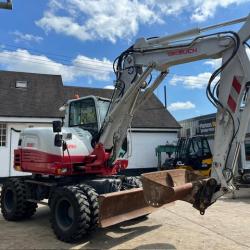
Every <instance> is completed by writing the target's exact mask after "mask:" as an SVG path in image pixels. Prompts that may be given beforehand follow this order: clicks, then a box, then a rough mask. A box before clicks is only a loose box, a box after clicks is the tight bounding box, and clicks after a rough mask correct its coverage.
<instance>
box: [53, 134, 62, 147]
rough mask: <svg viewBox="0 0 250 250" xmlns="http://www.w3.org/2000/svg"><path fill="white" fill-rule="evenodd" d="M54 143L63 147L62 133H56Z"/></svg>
mask: <svg viewBox="0 0 250 250" xmlns="http://www.w3.org/2000/svg"><path fill="white" fill-rule="evenodd" d="M54 145H55V146H56V147H61V146H62V135H60V134H56V135H55V140H54Z"/></svg>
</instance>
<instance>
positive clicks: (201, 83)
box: [169, 72, 212, 89]
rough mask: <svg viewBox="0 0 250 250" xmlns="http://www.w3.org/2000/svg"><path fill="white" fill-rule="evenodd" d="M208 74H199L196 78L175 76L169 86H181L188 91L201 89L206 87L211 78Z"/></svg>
mask: <svg viewBox="0 0 250 250" xmlns="http://www.w3.org/2000/svg"><path fill="white" fill-rule="evenodd" d="M211 75H212V74H211V73H210V72H204V73H200V74H198V75H197V76H178V75H175V76H174V77H173V78H172V79H171V80H170V82H169V83H170V85H174V86H175V85H177V84H181V85H183V86H184V87H185V88H188V89H202V88H204V87H206V86H207V83H208V80H209V78H210V77H211Z"/></svg>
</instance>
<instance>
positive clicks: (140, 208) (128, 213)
mask: <svg viewBox="0 0 250 250" xmlns="http://www.w3.org/2000/svg"><path fill="white" fill-rule="evenodd" d="M99 209H100V211H99V224H100V227H108V226H111V225H115V224H118V223H120V222H123V221H127V220H131V219H135V218H138V217H141V216H143V215H147V214H150V213H151V212H152V211H153V210H155V208H153V207H151V206H149V205H148V204H147V202H146V201H145V198H144V194H143V190H142V188H133V189H130V190H125V191H119V192H114V193H109V194H103V195H100V196H99Z"/></svg>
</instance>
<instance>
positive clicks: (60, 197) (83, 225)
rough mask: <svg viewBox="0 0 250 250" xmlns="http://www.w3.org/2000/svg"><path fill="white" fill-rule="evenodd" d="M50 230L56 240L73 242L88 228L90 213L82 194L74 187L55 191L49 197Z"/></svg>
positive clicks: (85, 198) (84, 196) (87, 203)
mask: <svg viewBox="0 0 250 250" xmlns="http://www.w3.org/2000/svg"><path fill="white" fill-rule="evenodd" d="M50 205H51V217H50V222H51V226H52V229H53V230H54V233H55V235H56V236H57V238H58V239H60V240H62V241H66V242H75V241H78V240H80V239H81V238H83V236H84V235H85V234H86V233H87V232H88V230H89V228H90V218H91V213H90V209H89V202H88V199H87V197H86V195H85V194H84V192H83V191H82V190H81V189H80V188H79V187H76V186H64V187H59V188H58V189H56V190H55V191H54V193H53V195H52V197H51V201H50Z"/></svg>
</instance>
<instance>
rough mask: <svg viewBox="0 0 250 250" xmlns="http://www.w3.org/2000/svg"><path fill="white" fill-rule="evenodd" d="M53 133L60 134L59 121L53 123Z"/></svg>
mask: <svg viewBox="0 0 250 250" xmlns="http://www.w3.org/2000/svg"><path fill="white" fill-rule="evenodd" d="M52 125H53V132H54V133H60V132H62V122H61V121H53V122H52Z"/></svg>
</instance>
